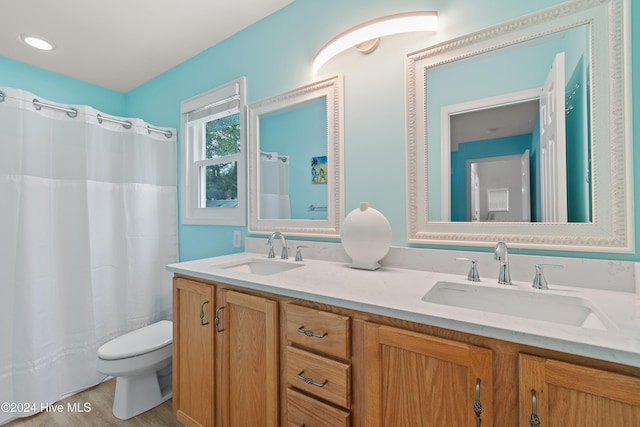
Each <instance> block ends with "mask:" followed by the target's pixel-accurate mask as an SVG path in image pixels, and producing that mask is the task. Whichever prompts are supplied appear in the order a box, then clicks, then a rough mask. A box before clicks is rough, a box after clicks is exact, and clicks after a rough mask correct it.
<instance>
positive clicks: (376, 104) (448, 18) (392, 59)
mask: <svg viewBox="0 0 640 427" xmlns="http://www.w3.org/2000/svg"><path fill="white" fill-rule="evenodd" d="M558 3H561V1H560V0H537V1H535V2H514V1H512V0H494V1H491V2H487V1H483V2H479V1H476V0H349V1H348V2H345V1H342V0H323V1H317V0H296V1H294V2H293V3H292V4H290V5H289V6H287V7H286V8H284V9H282V10H280V11H278V12H277V13H275V14H273V15H271V16H269V17H267V18H265V19H264V20H262V21H260V22H258V23H256V24H254V25H252V26H251V27H249V28H247V29H246V30H244V31H241V32H239V33H237V34H236V35H234V36H232V37H230V38H229V39H227V40H225V41H223V42H221V43H219V44H218V45H216V46H213V47H211V48H210V49H208V50H206V51H204V52H202V53H201V54H199V55H197V56H196V57H194V58H192V59H190V60H188V61H186V62H184V63H182V64H180V65H178V66H176V67H175V68H173V69H171V70H169V71H167V72H166V73H164V74H162V75H160V76H158V77H157V78H155V79H153V80H151V81H149V82H147V83H146V84H144V85H142V86H140V87H138V88H136V89H135V90H133V91H131V92H129V93H127V94H125V95H122V94H118V93H114V92H110V91H106V90H102V89H100V88H96V87H89V86H88V85H85V84H83V83H79V82H76V81H72V80H69V79H63V78H61V77H60V76H58V75H54V74H53V73H47V72H44V71H41V70H37V69H31V68H29V67H25V66H24V65H22V64H17V63H13V62H11V61H7V60H3V59H2V62H0V86H1V85H7V86H17V87H20V88H22V89H25V90H31V91H34V92H36V93H38V94H41V95H42V96H43V97H47V98H50V99H51V100H54V101H58V102H69V103H87V104H90V105H93V106H95V107H96V108H98V109H101V110H103V111H105V112H107V113H111V114H119V115H126V116H131V117H141V118H142V119H144V120H146V121H148V122H150V123H153V124H156V125H158V126H171V127H176V128H177V127H179V125H180V102H181V101H182V100H183V99H186V98H189V97H191V96H193V95H196V94H198V93H201V92H203V91H206V90H209V89H211V88H213V87H216V86H218V85H220V84H222V83H226V82H228V81H230V80H233V79H235V78H237V77H239V76H242V75H244V76H246V77H247V100H248V102H253V101H256V100H259V99H263V98H266V97H269V96H272V95H275V94H278V93H281V92H284V91H288V90H291V89H294V88H297V87H300V86H303V85H306V84H309V83H311V82H313V81H316V80H321V79H324V78H327V77H331V76H333V75H336V74H342V75H343V76H344V82H345V101H344V102H345V192H346V198H345V200H346V211H347V212H349V211H350V210H352V209H355V208H357V207H358V204H359V202H361V201H369V202H371V205H372V206H373V207H375V208H376V209H378V210H380V211H381V212H382V213H383V214H384V215H385V216H387V218H388V219H389V221H390V223H391V224H392V231H393V244H394V245H399V246H405V245H406V243H405V239H406V231H405V230H406V219H405V201H406V196H405V194H406V192H405V112H404V102H405V100H404V55H405V54H406V53H407V52H411V51H415V50H418V49H421V48H424V47H425V46H429V45H432V44H435V43H438V42H443V41H446V40H448V39H451V38H453V37H457V36H461V35H464V34H467V33H470V32H473V31H477V30H480V29H482V28H484V27H487V26H489V25H493V24H497V23H500V22H503V21H506V20H509V19H513V18H515V17H517V16H520V15H523V14H526V13H530V12H533V11H535V10H537V9H540V8H544V7H548V6H552V5H555V4H558ZM630 3H633V2H630ZM430 9H432V10H437V11H438V14H439V30H438V32H437V33H435V34H427V35H425V34H420V33H416V34H410V35H402V36H393V37H388V38H385V39H384V40H383V41H382V43H381V44H380V46H379V47H378V49H377V50H376V51H375V52H374V53H373V54H371V55H362V54H360V53H358V52H356V51H353V50H350V51H346V52H344V53H343V54H341V55H339V56H338V57H336V58H334V59H333V60H331V61H330V62H329V63H327V64H326V65H325V66H324V67H323V68H322V69H321V70H320V73H319V74H318V75H317V76H313V75H312V71H311V60H312V58H313V55H314V54H315V52H316V51H317V50H318V49H319V48H320V47H321V46H322V45H323V44H324V43H325V42H326V41H327V40H329V39H331V38H332V37H333V36H335V35H336V34H338V33H340V32H341V31H343V30H344V29H346V28H350V27H352V26H354V25H356V24H359V23H361V22H363V21H367V20H370V19H373V18H376V17H379V16H383V15H388V14H392V13H399V12H405V11H411V10H430ZM631 11H632V21H633V25H635V27H636V28H632V32H633V39H638V40H640V7H638V5H637V3H636V4H635V5H633V4H632V5H631ZM633 25H632V27H633ZM173 30H174V31H180V28H175V29H173ZM633 53H635V55H632V61H633V68H632V70H633V74H634V75H635V76H638V77H640V44H636V45H634V46H633ZM0 59H1V58H0ZM636 80H638V81H640V78H637V79H636ZM54 86H60V87H58V88H54ZM81 87H86V90H81ZM103 98H104V99H103ZM633 101H634V104H635V105H636V106H637V108H635V109H634V112H633V115H634V116H633V117H634V122H635V123H638V126H636V127H635V128H636V129H635V130H634V133H635V135H636V138H635V139H636V140H640V84H638V85H636V87H634V88H633ZM634 164H635V165H640V150H636V151H635V154H634ZM371 165H376V166H377V167H380V168H383V170H384V173H379V174H372V173H371ZM635 200H636V201H637V203H636V206H640V185H636V186H635ZM636 212H638V207H636ZM636 216H640V215H636ZM235 229H241V230H242V231H243V235H246V227H245V228H243V227H216V226H195V225H182V224H180V225H179V234H180V242H179V243H180V258H181V259H182V260H188V259H194V258H201V257H208V256H215V255H220V254H225V253H230V252H234V251H239V250H242V248H240V249H236V248H233V246H232V242H233V238H232V236H233V234H232V233H233V230H235ZM638 229H640V227H638V226H636V230H638ZM430 247H434V246H430ZM444 248H447V249H448V248H449V247H444ZM472 250H486V249H472ZM514 252H517V251H514ZM521 252H525V251H521ZM530 252H531V251H529V253H530ZM533 253H542V252H533ZM545 254H549V255H553V254H556V255H562V256H587V257H595V258H607V259H609V258H611V259H634V260H635V259H640V257H639V256H638V252H637V253H636V254H633V255H616V254H601V253H596V254H579V253H552V252H545Z"/></svg>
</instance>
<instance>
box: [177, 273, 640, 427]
mask: <svg viewBox="0 0 640 427" xmlns="http://www.w3.org/2000/svg"><path fill="white" fill-rule="evenodd" d="M173 298H174V307H173V310H174V319H173V322H174V336H173V351H174V353H173V354H174V356H173V375H174V377H173V409H174V415H175V416H176V418H177V419H178V420H179V421H180V422H182V423H184V424H185V425H187V426H189V427H192V426H218V427H227V426H246V425H251V426H278V425H286V426H290V427H294V426H296V427H299V426H301V425H305V426H306V427H338V426H345V427H346V426H354V427H356V426H358V427H375V426H386V427H393V426H461V427H466V426H469V427H474V426H477V425H478V424H477V421H478V419H477V416H476V409H478V410H480V409H481V411H478V413H479V414H480V422H481V425H482V426H483V427H491V426H495V427H503V426H509V427H511V426H517V425H519V426H520V427H525V426H530V425H532V424H530V416H531V413H532V411H533V404H532V397H533V393H532V390H533V391H534V392H535V396H536V404H535V406H536V408H535V409H536V411H535V412H536V416H537V417H538V418H539V419H540V422H541V424H540V425H541V426H544V427H553V426H558V427H565V426H591V427H604V426H606V427H609V426H640V394H639V391H640V368H636V367H632V366H625V365H619V364H615V363H611V362H605V361H601V360H596V359H590V358H587V357H581V356H575V355H571V354H567V353H562V352H557V351H552V350H546V349H543V348H537V347H532V346H527V345H523V344H518V343H514V342H507V341H502V340H498V339H493V338H486V337H483V336H479V335H474V334H468V333H463V332H457V331H454V330H449V329H445V328H441V327H435V326H430V325H424V324H419V323H414V322H411V321H407V320H401V319H397V318H392V317H386V316H382V315H377V314H371V313H366V312H361V311H356V310H351V309H346V308H340V307H336V306H331V305H327V304H321V303H316V302H311V301H305V300H300V299H294V298H290V297H285V296H282V295H275V294H269V293H265V292H260V291H255V290H249V289H245V288H242V287H236V286H232V285H227V284H223V283H215V282H203V281H199V280H191V279H189V278H187V277H181V276H176V278H175V279H174V289H173ZM216 319H217V321H216ZM476 401H478V403H476ZM533 425H535V424H533Z"/></svg>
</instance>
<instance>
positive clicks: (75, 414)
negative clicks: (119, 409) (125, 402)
mask: <svg viewBox="0 0 640 427" xmlns="http://www.w3.org/2000/svg"><path fill="white" fill-rule="evenodd" d="M115 387H116V380H115V379H112V380H109V381H105V382H104V383H102V384H99V385H97V386H95V387H93V388H90V389H88V390H85V391H83V392H81V393H78V394H75V395H73V396H71V397H68V398H67V399H64V400H61V401H60V402H58V403H56V404H55V405H62V408H63V411H62V412H59V413H52V412H41V413H39V414H37V415H34V416H31V417H29V418H20V419H17V420H15V421H12V422H10V423H9V424H6V425H5V426H4V427H58V426H60V427H63V426H64V427H72V426H83V427H85V426H86V427H92V426H101V427H104V426H126V427H133V426H144V427H149V426H153V427H164V426H170V427H173V426H175V427H178V426H182V424H181V423H179V422H178V421H176V420H175V418H173V415H172V414H171V399H169V400H167V401H166V402H164V403H163V404H162V405H160V406H156V407H155V408H153V409H151V410H149V411H147V412H145V413H142V414H140V415H138V416H137V417H133V418H131V419H128V420H126V421H122V420H119V419H117V418H116V417H114V416H113V413H112V412H111V407H112V405H113V393H114V391H115ZM84 408H86V409H88V410H87V411H85V412H80V411H78V410H77V409H84Z"/></svg>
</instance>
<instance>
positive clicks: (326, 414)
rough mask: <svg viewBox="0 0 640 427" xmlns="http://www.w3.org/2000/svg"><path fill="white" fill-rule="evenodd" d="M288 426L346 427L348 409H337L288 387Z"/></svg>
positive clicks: (347, 423)
mask: <svg viewBox="0 0 640 427" xmlns="http://www.w3.org/2000/svg"><path fill="white" fill-rule="evenodd" d="M287 416H288V422H287V425H288V426H289V427H300V426H305V427H342V426H344V427H348V426H349V424H350V420H349V416H350V414H349V411H345V410H344V409H338V408H335V407H333V406H330V405H327V404H325V403H322V402H319V401H317V400H316V399H314V398H312V397H309V396H306V395H304V394H302V393H299V392H297V391H295V390H292V389H290V388H288V389H287Z"/></svg>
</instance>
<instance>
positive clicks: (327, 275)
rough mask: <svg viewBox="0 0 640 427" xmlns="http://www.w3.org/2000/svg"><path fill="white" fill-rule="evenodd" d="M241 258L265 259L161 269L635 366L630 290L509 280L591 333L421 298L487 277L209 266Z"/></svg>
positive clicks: (339, 266) (638, 320) (638, 363)
mask: <svg viewBox="0 0 640 427" xmlns="http://www.w3.org/2000/svg"><path fill="white" fill-rule="evenodd" d="M248 258H259V259H264V260H267V257H266V255H264V254H257V253H251V252H244V253H238V254H233V255H225V256H220V257H214V258H205V259H199V260H194V261H187V262H181V263H176V264H170V265H168V266H167V269H168V270H169V271H172V272H174V273H180V274H183V275H186V276H191V277H195V278H201V279H205V280H212V281H218V282H223V283H228V284H230V285H236V286H240V287H243V288H247V289H253V290H259V291H264V292H269V293H272V294H276V295H282V296H288V297H294V298H300V299H306V300H309V301H314V302H319V303H325V304H330V305H334V306H337V307H343V308H348V309H353V310H358V311H364V312H368V313H373V314H379V315H384V316H389V317H393V318H398V319H403V320H408V321H412V322H416V323H421V324H425V325H432V326H437V327H441V328H447V329H451V330H456V331H460V332H466V333H470V334H475V335H480V336H485V337H490V338H496V339H501V340H505V341H511V342H515V343H521V344H526V345H531V346H535V347H541V348H546V349H551V350H556V351H561V352H566V353H571V354H576V355H582V356H586V357H592V358H596V359H601V360H607V361H610V362H616V363H621V364H625V365H630V366H635V367H640V297H639V296H638V295H637V294H635V293H630V292H619V291H604V290H597V289H583V288H572V287H566V286H553V285H552V284H550V285H549V287H550V288H551V289H550V290H535V289H532V288H531V284H530V283H525V282H514V283H513V285H512V287H510V288H511V289H518V290H522V291H527V292H531V293H532V294H533V293H536V292H544V293H548V294H549V295H567V296H579V297H582V298H584V299H587V300H589V301H590V302H591V303H593V305H595V306H596V307H597V309H598V310H599V311H600V313H601V314H603V315H604V316H605V317H606V318H607V319H608V320H609V321H610V322H611V323H612V327H611V328H610V330H598V329H590V328H586V327H577V326H570V325H563V324H557V323H551V322H546V321H544V319H543V318H540V319H539V320H538V319H535V320H533V319H526V318H521V317H516V316H507V315H501V314H494V313H491V312H483V311H478V310H469V309H464V308H457V307H450V306H446V305H441V304H434V303H428V302H425V301H423V300H422V297H423V296H424V295H425V294H426V293H427V292H428V291H429V290H430V289H431V288H432V287H433V286H434V285H435V284H436V283H437V282H439V281H446V282H455V283H460V284H466V285H469V286H488V287H497V288H504V286H503V285H498V284H497V283H494V282H493V281H491V280H482V281H481V282H478V283H473V282H468V281H466V277H462V276H460V275H453V274H445V273H432V272H427V271H417V270H408V269H398V268H385V267H382V268H380V269H378V270H376V271H366V270H356V269H352V268H350V267H349V266H348V264H346V263H341V262H331V261H318V260H309V259H305V260H304V261H302V262H300V264H302V266H301V267H300V268H294V269H291V270H288V271H284V272H280V273H277V274H272V275H258V274H252V273H247V272H241V271H234V270H232V269H224V268H220V267H216V264H221V263H227V262H231V261H240V260H243V259H248ZM268 261H269V262H274V263H278V262H289V263H293V262H294V261H293V260H292V259H289V260H287V261H282V260H279V259H272V260H268Z"/></svg>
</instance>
